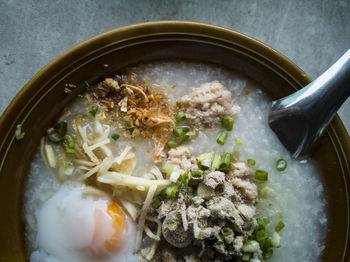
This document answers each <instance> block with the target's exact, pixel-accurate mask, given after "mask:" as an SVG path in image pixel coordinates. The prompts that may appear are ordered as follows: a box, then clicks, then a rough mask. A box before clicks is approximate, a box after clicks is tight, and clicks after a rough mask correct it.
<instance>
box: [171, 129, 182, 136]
mask: <svg viewBox="0 0 350 262" xmlns="http://www.w3.org/2000/svg"><path fill="white" fill-rule="evenodd" d="M173 134H174V136H176V137H181V136H182V134H183V129H182V128H180V127H174V129H173Z"/></svg>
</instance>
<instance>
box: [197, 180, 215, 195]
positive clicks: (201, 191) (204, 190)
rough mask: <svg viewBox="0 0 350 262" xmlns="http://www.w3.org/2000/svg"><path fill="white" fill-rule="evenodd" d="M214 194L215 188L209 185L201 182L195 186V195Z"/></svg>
mask: <svg viewBox="0 0 350 262" xmlns="http://www.w3.org/2000/svg"><path fill="white" fill-rule="evenodd" d="M214 194H215V190H214V189H212V188H211V187H208V186H206V185H205V184H203V183H200V184H199V185H198V187H197V196H199V197H210V196H212V195H214Z"/></svg>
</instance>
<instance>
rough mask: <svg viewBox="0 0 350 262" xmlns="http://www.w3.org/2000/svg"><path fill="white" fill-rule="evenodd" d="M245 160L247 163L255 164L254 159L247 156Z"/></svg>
mask: <svg viewBox="0 0 350 262" xmlns="http://www.w3.org/2000/svg"><path fill="white" fill-rule="evenodd" d="M247 162H248V165H250V166H255V160H254V159H252V158H248V160H247Z"/></svg>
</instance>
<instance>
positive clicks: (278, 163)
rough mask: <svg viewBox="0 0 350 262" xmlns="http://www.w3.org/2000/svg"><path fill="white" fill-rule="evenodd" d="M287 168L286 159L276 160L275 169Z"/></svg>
mask: <svg viewBox="0 0 350 262" xmlns="http://www.w3.org/2000/svg"><path fill="white" fill-rule="evenodd" d="M286 168H287V161H286V160H285V159H283V158H281V159H278V160H277V161H276V169H277V170H278V171H284V170H286Z"/></svg>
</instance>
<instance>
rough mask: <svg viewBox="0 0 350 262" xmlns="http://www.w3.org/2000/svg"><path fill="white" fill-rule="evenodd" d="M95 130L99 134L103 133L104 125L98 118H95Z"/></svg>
mask: <svg viewBox="0 0 350 262" xmlns="http://www.w3.org/2000/svg"><path fill="white" fill-rule="evenodd" d="M95 131H96V133H97V134H98V135H99V136H102V135H103V129H102V125H101V123H100V121H98V120H97V119H96V120H95Z"/></svg>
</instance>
